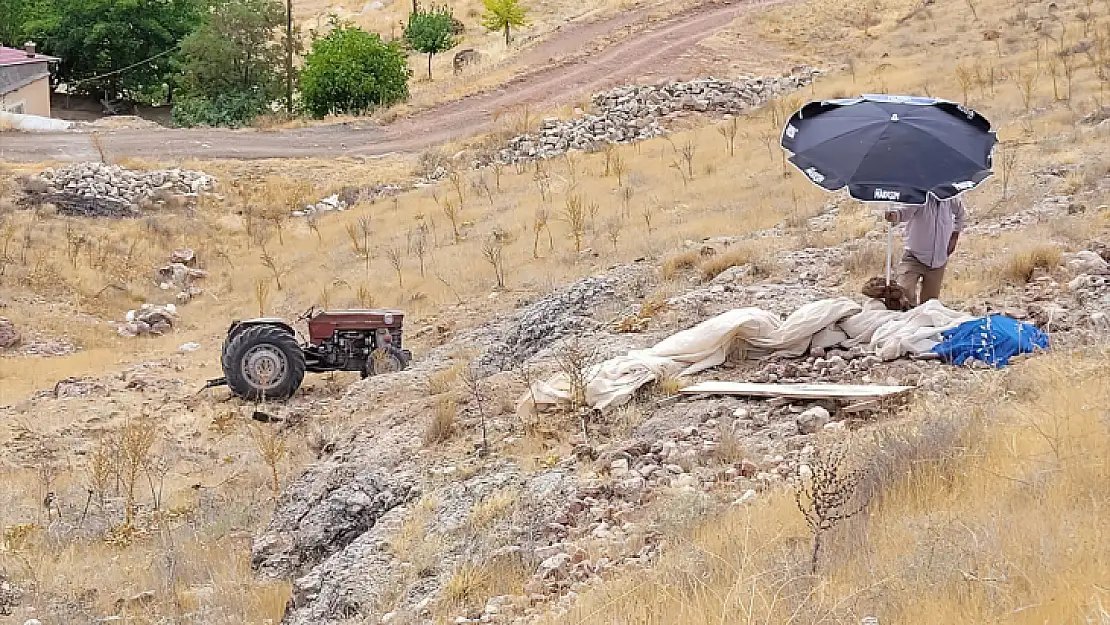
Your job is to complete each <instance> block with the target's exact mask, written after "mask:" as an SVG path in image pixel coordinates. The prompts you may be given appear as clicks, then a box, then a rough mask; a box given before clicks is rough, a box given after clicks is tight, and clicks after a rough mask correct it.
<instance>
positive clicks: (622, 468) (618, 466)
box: [609, 458, 628, 477]
mask: <svg viewBox="0 0 1110 625" xmlns="http://www.w3.org/2000/svg"><path fill="white" fill-rule="evenodd" d="M609 473H610V474H611V475H612V476H613V477H624V476H626V475H628V460H626V459H624V458H621V459H619V460H614V461H613V462H612V463H611V464H610V465H609Z"/></svg>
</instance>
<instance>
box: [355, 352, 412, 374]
mask: <svg viewBox="0 0 1110 625" xmlns="http://www.w3.org/2000/svg"><path fill="white" fill-rule="evenodd" d="M408 366H409V359H408V357H407V356H406V355H405V353H404V352H402V351H401V350H399V349H397V348H396V347H391V346H385V347H379V348H378V349H375V350H374V351H372V352H370V358H369V359H367V361H366V371H364V372H363V376H362V377H364V378H365V377H368V376H372V375H382V374H385V373H396V372H397V371H401V370H403V369H405V368H406V367H408Z"/></svg>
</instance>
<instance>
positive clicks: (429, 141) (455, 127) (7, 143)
mask: <svg viewBox="0 0 1110 625" xmlns="http://www.w3.org/2000/svg"><path fill="white" fill-rule="evenodd" d="M784 1H785V0H755V1H750V2H736V1H729V2H717V3H707V4H705V5H702V6H699V7H697V8H694V9H691V10H688V11H686V12H683V13H680V14H678V15H676V16H674V17H672V18H669V19H667V20H664V21H662V22H660V23H658V24H655V25H653V26H650V27H648V28H647V29H645V30H643V31H642V32H639V33H637V34H636V35H635V36H634V37H633V38H630V39H628V40H625V41H620V42H618V43H615V44H613V45H611V46H609V47H607V48H605V49H604V50H602V51H600V52H599V53H597V54H593V55H590V56H585V57H581V58H573V59H570V60H568V61H565V62H560V63H557V64H549V65H546V66H543V67H539V68H537V69H535V70H533V71H530V72H528V73H526V74H524V75H523V76H521V77H519V78H516V79H514V80H512V81H510V82H508V83H506V84H504V85H502V86H501V87H499V88H497V89H493V90H490V91H486V92H483V93H480V94H477V95H473V96H470V97H466V98H463V99H461V100H457V101H454V102H448V103H445V104H442V105H439V106H436V107H433V108H431V109H428V110H425V111H421V112H419V113H416V114H414V115H413V116H411V117H408V118H406V119H403V120H400V121H397V122H394V123H392V124H389V125H388V126H379V127H370V128H362V127H358V126H356V125H353V124H352V125H346V124H335V125H322V126H314V127H309V128H301V129H294V130H282V131H272V132H260V131H255V130H217V129H210V130H177V129H174V130H170V129H167V130H117V131H110V132H105V133H102V134H101V135H100V137H101V144H102V147H103V148H104V149H105V151H106V152H107V154H108V155H109V156H110V157H114V158H120V157H135V158H145V159H151V160H173V159H180V158H188V157H195V158H203V159H260V158H296V157H337V156H354V157H364V156H380V155H383V154H389V153H395V152H415V151H419V150H422V149H425V148H428V147H430V146H433V145H438V144H442V143H447V142H449V141H452V140H456V139H460V138H464V137H468V136H474V135H478V134H481V133H483V132H486V131H489V130H490V129H491V128H492V126H493V121H492V118H493V115H494V113H496V112H497V111H501V110H504V109H507V108H510V107H513V106H519V105H523V104H527V105H530V106H532V107H534V108H537V109H544V108H548V107H552V106H558V105H560V104H565V103H569V102H574V101H576V100H578V99H580V98H581V97H582V96H584V95H587V94H590V93H594V92H597V91H601V90H604V89H606V88H608V87H611V86H613V85H616V84H618V83H622V82H628V81H630V80H634V79H635V78H637V77H639V76H642V75H644V74H647V73H649V72H652V71H658V70H659V69H660V68H662V67H665V66H666V65H667V64H668V63H669V62H671V61H673V60H674V59H675V58H676V57H678V56H679V55H680V54H682V53H683V52H684V51H686V50H687V49H689V48H692V47H693V46H694V45H696V44H697V43H698V42H699V41H701V40H702V39H703V38H705V37H706V36H708V35H710V34H711V33H713V32H714V31H715V30H717V29H719V28H723V27H725V26H727V25H728V24H729V23H730V22H731V21H732V20H733V19H735V18H736V17H737V16H739V15H740V13H741V12H742V11H744V10H746V9H749V8H752V7H756V6H766V5H770V4H777V3H780V2H784ZM629 24H630V23H629V20H628V18H627V16H625V17H621V16H618V17H617V18H612V20H610V21H607V24H603V25H597V24H595V25H591V26H589V27H588V30H587V32H588V33H589V34H590V35H591V36H592V37H591V39H592V38H600V37H604V36H606V35H609V34H611V33H612V32H614V31H615V30H617V29H620V28H624V27H627V26H629ZM606 26H607V27H606ZM585 43H587V42H586V41H584V40H583V36H582V33H580V32H577V31H576V29H573V28H569V29H567V30H566V31H564V32H561V33H559V34H556V35H555V37H554V38H553V39H552V40H549V41H548V42H545V43H544V44H541V46H540V47H541V49H542V54H543V55H545V56H548V57H552V56H556V55H557V54H558V53H559V52H561V51H562V52H564V53H570V52H572V51H574V50H578V49H581V48H582V47H584V44H585ZM532 55H533V58H535V57H536V56H539V55H536V54H535V53H534V52H533V53H532ZM537 60H539V59H537ZM95 158H98V154H97V152H96V150H95V149H94V148H93V146H92V142H91V140H90V136H89V135H88V134H84V133H78V132H68V133H36V134H30V133H27V134H24V133H16V134H10V133H9V134H4V135H0V159H6V160H11V161H41V160H48V159H59V160H87V159H95Z"/></svg>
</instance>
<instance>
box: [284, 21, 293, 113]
mask: <svg viewBox="0 0 1110 625" xmlns="http://www.w3.org/2000/svg"><path fill="white" fill-rule="evenodd" d="M285 112H287V113H289V114H290V115H292V114H293V0H285Z"/></svg>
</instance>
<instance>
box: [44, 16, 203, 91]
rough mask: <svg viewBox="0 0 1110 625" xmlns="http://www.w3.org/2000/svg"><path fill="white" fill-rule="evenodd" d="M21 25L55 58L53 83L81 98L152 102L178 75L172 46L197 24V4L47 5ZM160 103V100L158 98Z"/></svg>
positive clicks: (174, 46) (198, 17)
mask: <svg viewBox="0 0 1110 625" xmlns="http://www.w3.org/2000/svg"><path fill="white" fill-rule="evenodd" d="M51 4H52V7H51V10H44V11H40V12H39V13H38V15H37V17H36V18H35V19H32V20H31V21H30V22H28V23H27V24H25V25H24V28H23V30H24V34H25V35H26V36H28V37H31V38H34V39H35V40H36V41H38V42H41V44H42V51H43V52H46V53H48V54H52V55H55V56H58V57H60V58H61V62H60V63H59V65H58V72H57V75H56V78H57V79H58V80H59V81H61V82H65V83H67V84H69V85H71V86H72V88H73V90H74V91H76V92H81V93H89V94H99V93H101V92H103V93H104V94H105V95H107V96H108V97H110V98H111V97H116V96H121V95H123V96H127V97H129V98H132V99H136V100H147V101H150V100H154V99H157V98H158V97H159V96H158V95H157V94H158V93H159V92H160V91H161V90H162V89H163V86H164V85H166V84H168V83H169V82H170V81H171V80H172V79H173V77H174V75H175V74H177V72H178V67H177V59H176V56H177V46H178V44H179V43H180V42H181V40H182V39H183V38H184V37H185V36H186V35H187V34H189V33H190V32H191V31H192V30H193V29H194V28H196V26H197V24H198V23H199V22H200V17H201V15H200V11H199V10H198V4H197V0H52V2H51ZM163 97H164V96H163Z"/></svg>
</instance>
